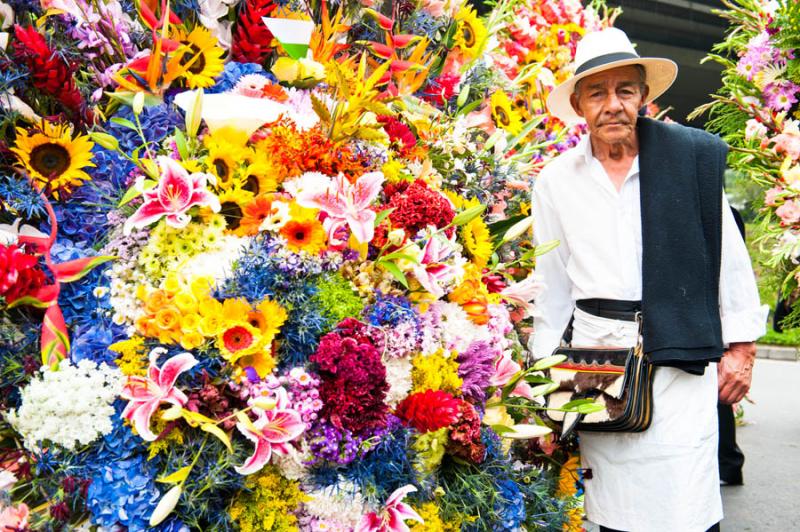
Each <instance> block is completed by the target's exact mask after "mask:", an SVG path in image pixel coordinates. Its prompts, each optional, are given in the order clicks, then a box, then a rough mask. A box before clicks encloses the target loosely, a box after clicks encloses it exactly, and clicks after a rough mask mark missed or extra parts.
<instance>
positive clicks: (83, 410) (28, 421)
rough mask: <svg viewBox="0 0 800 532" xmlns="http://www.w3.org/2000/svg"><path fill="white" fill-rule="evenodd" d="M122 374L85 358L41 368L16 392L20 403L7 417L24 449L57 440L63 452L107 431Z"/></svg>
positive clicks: (120, 385)
mask: <svg viewBox="0 0 800 532" xmlns="http://www.w3.org/2000/svg"><path fill="white" fill-rule="evenodd" d="M123 384H124V377H123V375H122V373H121V372H120V371H119V370H118V369H117V368H112V367H110V366H107V365H106V364H101V365H100V366H98V365H97V364H96V363H94V362H92V361H91V360H81V361H80V362H78V363H77V365H73V364H72V363H71V362H70V361H69V360H62V361H61V363H60V364H59V365H58V368H57V369H56V370H52V369H50V367H48V366H45V367H43V368H42V370H41V374H40V375H39V376H38V377H37V378H34V379H33V380H31V382H30V383H29V384H28V385H27V386H26V387H25V388H23V390H22V394H21V398H22V405H21V406H20V407H19V410H17V411H16V412H11V413H9V414H8V421H9V422H10V423H11V424H12V425H13V426H14V428H15V429H16V430H17V432H19V433H20V434H21V435H22V436H23V438H24V439H25V447H26V448H27V449H29V450H36V449H39V446H40V444H47V445H49V444H57V445H60V446H62V447H64V448H66V449H68V450H72V449H74V448H75V447H76V446H78V445H86V444H89V443H91V442H93V441H94V440H96V439H97V438H99V437H101V436H103V435H105V434H108V433H110V432H111V430H112V429H113V423H112V418H113V416H114V415H115V411H114V407H113V406H112V403H113V402H114V400H115V399H116V398H117V397H118V396H119V394H120V392H121V391H122V386H123Z"/></svg>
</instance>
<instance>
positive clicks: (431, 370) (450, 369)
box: [411, 349, 463, 395]
mask: <svg viewBox="0 0 800 532" xmlns="http://www.w3.org/2000/svg"><path fill="white" fill-rule="evenodd" d="M456 355H457V354H456V353H455V352H453V353H448V356H447V357H445V352H444V351H443V350H442V349H440V350H438V351H437V352H436V353H433V354H431V355H423V354H419V355H417V356H415V357H414V358H413V360H411V364H412V366H413V367H414V369H412V370H411V380H412V382H413V388H412V389H411V393H417V392H423V391H425V390H443V391H445V392H449V393H451V394H453V395H461V385H462V384H463V381H462V379H461V377H459V376H458V362H456Z"/></svg>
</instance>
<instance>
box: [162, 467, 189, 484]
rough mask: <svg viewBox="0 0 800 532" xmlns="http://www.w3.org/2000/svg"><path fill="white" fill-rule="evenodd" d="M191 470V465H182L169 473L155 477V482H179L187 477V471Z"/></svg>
mask: <svg viewBox="0 0 800 532" xmlns="http://www.w3.org/2000/svg"><path fill="white" fill-rule="evenodd" d="M191 471H192V466H190V465H188V466H184V467H182V468H180V469H178V470H177V471H175V472H174V473H171V474H169V475H167V476H165V477H160V478H157V479H156V482H161V483H163V484H179V483H181V482H183V481H184V480H186V479H187V478H188V477H189V473H191Z"/></svg>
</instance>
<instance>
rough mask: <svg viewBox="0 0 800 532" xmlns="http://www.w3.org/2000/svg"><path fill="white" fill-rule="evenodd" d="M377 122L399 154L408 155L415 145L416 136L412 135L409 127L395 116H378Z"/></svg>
mask: <svg viewBox="0 0 800 532" xmlns="http://www.w3.org/2000/svg"><path fill="white" fill-rule="evenodd" d="M378 122H380V123H381V124H383V130H384V131H386V134H387V135H389V140H390V141H391V143H392V145H393V146H394V147H395V149H396V150H397V153H399V154H400V155H402V156H406V155H408V153H409V152H410V151H411V150H413V149H414V146H416V145H417V137H415V136H414V133H413V132H412V131H411V128H410V127H408V126H407V125H405V124H404V123H402V122H401V121H399V120H398V119H396V118H395V117H393V116H379V117H378Z"/></svg>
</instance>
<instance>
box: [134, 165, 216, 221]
mask: <svg viewBox="0 0 800 532" xmlns="http://www.w3.org/2000/svg"><path fill="white" fill-rule="evenodd" d="M158 165H159V168H160V170H161V177H160V179H159V181H158V184H157V185H156V186H155V187H153V188H151V189H148V190H143V192H142V197H143V198H144V203H143V204H142V206H141V207H139V209H138V210H137V211H136V212H135V213H133V216H131V217H130V218H128V220H127V221H126V222H125V227H124V232H125V234H126V235H127V234H130V232H131V230H132V229H133V228H141V227H146V226H148V225H150V224H152V223H154V222H156V221H158V220H159V219H161V217H162V216H166V220H167V225H169V226H171V227H175V228H177V229H181V228H183V227H186V225H187V224H188V223H189V221H190V220H191V216H189V215H188V214H187V211H188V210H189V209H191V208H192V207H195V206H204V207H210V208H211V210H213V211H214V212H219V210H220V204H219V198H217V196H215V195H214V194H213V193H212V192H211V191H210V190H208V189H207V188H206V182H207V181H211V182H212V183H214V182H215V179H214V176H212V175H211V174H205V173H202V172H197V173H194V174H191V175H189V172H187V171H186V169H185V168H184V167H183V166H181V165H180V164H179V163H178V162H177V161H175V160H173V159H170V158H169V157H164V156H159V157H158ZM137 186H139V187H142V186H143V182H142V181H140V182H139V183H138V184H137Z"/></svg>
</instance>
